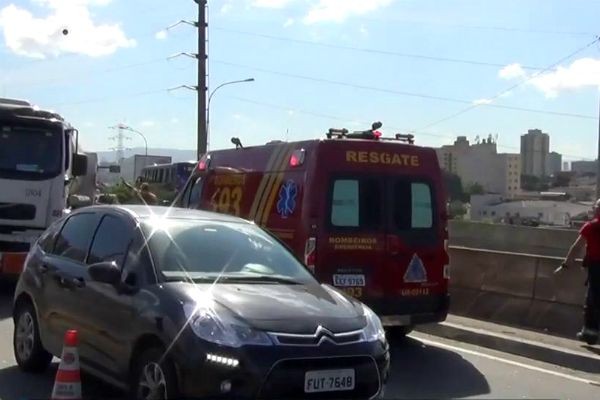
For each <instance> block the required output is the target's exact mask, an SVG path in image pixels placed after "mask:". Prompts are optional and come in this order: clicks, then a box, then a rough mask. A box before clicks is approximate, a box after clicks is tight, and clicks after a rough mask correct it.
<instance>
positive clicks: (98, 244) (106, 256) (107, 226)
mask: <svg viewBox="0 0 600 400" xmlns="http://www.w3.org/2000/svg"><path fill="white" fill-rule="evenodd" d="M131 234H132V229H131V227H130V225H129V224H127V222H126V221H124V220H123V219H120V218H118V217H115V216H112V215H106V216H105V217H104V218H102V221H101V222H100V226H98V230H97V231H96V235H95V236H94V240H93V242H92V247H91V249H90V255H89V256H88V264H94V263H98V262H102V261H115V262H116V263H117V264H118V265H119V266H122V264H123V259H124V257H125V253H126V252H127V248H128V246H129V243H130V241H131Z"/></svg>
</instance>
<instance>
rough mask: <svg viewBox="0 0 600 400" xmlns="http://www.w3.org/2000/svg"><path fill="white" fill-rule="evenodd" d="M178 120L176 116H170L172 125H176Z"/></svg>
mask: <svg viewBox="0 0 600 400" xmlns="http://www.w3.org/2000/svg"><path fill="white" fill-rule="evenodd" d="M179 122H180V121H179V118H177V117H173V118H171V123H172V124H173V125H177V124H178V123H179Z"/></svg>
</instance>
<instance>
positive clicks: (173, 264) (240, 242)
mask: <svg viewBox="0 0 600 400" xmlns="http://www.w3.org/2000/svg"><path fill="white" fill-rule="evenodd" d="M142 227H143V230H144V231H145V234H146V235H147V237H148V245H149V248H150V252H151V253H152V257H153V259H154V262H155V265H156V266H157V268H158V269H159V270H160V271H161V272H162V274H163V275H164V276H165V277H166V279H168V280H192V281H195V282H205V281H209V282H214V281H215V280H217V279H218V280H219V281H222V282H238V281H244V282H248V283H253V282H268V283H294V284H309V283H314V282H315V281H314V279H313V277H312V275H311V274H310V273H309V272H308V271H307V270H306V268H305V267H304V266H303V265H302V264H301V263H300V262H299V261H298V260H297V259H296V258H295V257H294V256H293V255H292V254H291V253H290V252H289V251H288V250H287V249H286V248H285V247H284V246H282V245H281V244H280V243H279V242H278V241H277V240H275V239H274V238H273V237H271V236H269V235H268V234H267V233H265V232H264V231H262V230H261V229H260V228H258V227H256V226H253V225H247V224H239V223H225V222H214V221H204V220H181V219H167V218H164V219H163V218H152V219H148V220H145V221H143V222H142Z"/></svg>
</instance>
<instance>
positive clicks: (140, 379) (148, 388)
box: [132, 348, 178, 400]
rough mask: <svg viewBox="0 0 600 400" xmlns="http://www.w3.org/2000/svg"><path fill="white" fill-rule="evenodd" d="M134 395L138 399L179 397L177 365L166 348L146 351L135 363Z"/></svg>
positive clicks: (162, 399)
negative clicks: (166, 353) (167, 353)
mask: <svg viewBox="0 0 600 400" xmlns="http://www.w3.org/2000/svg"><path fill="white" fill-rule="evenodd" d="M135 365H136V368H135V373H134V382H133V385H132V389H133V397H134V398H135V399H138V400H167V399H175V398H177V397H178V390H177V375H176V373H175V367H174V365H173V363H172V362H171V361H170V360H169V358H168V357H167V356H166V355H165V352H164V350H162V349H160V348H151V349H148V350H146V351H144V352H143V353H142V354H141V356H140V357H139V358H138V359H137V362H136V363H135Z"/></svg>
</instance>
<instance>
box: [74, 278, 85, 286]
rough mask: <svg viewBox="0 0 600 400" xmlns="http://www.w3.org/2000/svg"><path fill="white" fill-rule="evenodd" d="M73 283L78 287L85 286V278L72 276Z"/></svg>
mask: <svg viewBox="0 0 600 400" xmlns="http://www.w3.org/2000/svg"><path fill="white" fill-rule="evenodd" d="M71 284H72V285H73V286H74V287H76V288H83V287H85V280H84V279H83V278H72V279H71Z"/></svg>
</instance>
